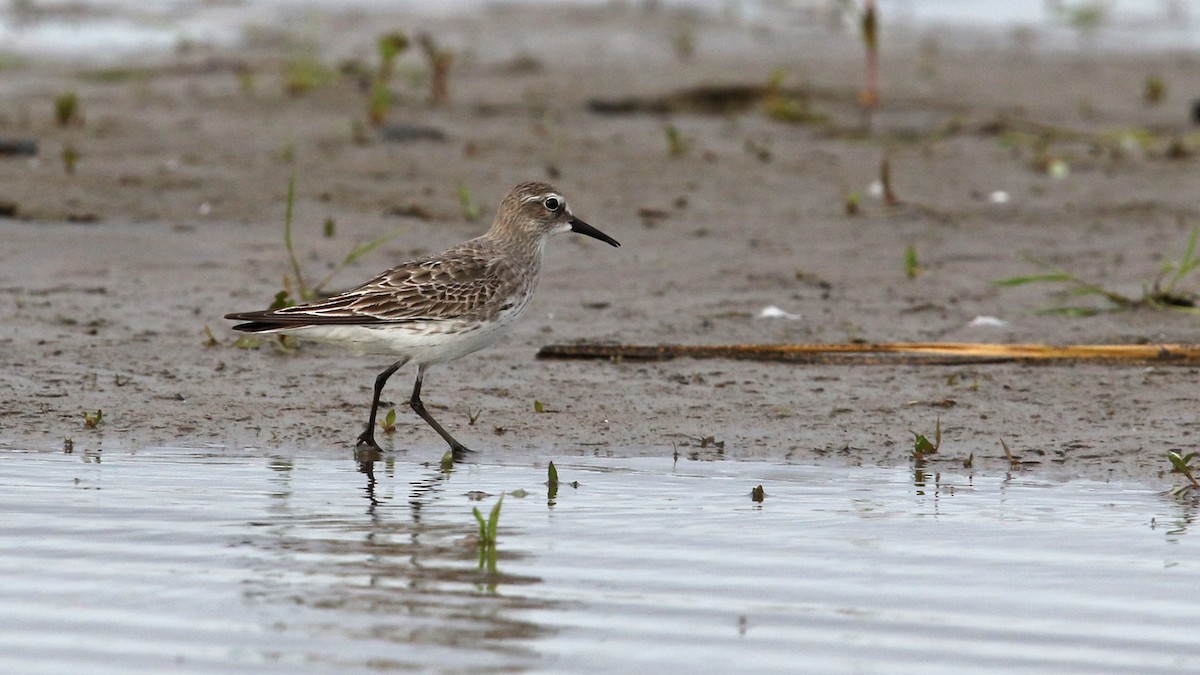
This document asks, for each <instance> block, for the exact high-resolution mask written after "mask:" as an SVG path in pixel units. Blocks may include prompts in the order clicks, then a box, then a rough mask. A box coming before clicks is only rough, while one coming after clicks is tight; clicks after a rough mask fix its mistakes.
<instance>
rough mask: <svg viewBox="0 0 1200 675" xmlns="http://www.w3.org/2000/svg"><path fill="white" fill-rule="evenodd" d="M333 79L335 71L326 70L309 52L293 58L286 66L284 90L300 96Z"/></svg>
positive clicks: (310, 51)
mask: <svg viewBox="0 0 1200 675" xmlns="http://www.w3.org/2000/svg"><path fill="white" fill-rule="evenodd" d="M332 79H333V71H331V70H330V69H329V68H326V67H325V66H324V65H323V64H322V63H321V62H320V61H319V60H318V59H317V57H316V54H315V53H313V51H312V50H309V51H308V52H306V53H302V54H300V55H298V56H296V57H293V58H292V59H291V60H289V61H288V62H287V64H286V65H285V66H284V72H283V88H284V91H286V92H287V93H288V94H289V95H291V96H300V95H302V94H306V93H308V92H310V91H312V90H313V89H316V88H317V87H320V86H321V85H323V84H325V83H327V82H329V81H331V80H332Z"/></svg>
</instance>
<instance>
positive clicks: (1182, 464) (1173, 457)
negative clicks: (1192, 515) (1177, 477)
mask: <svg viewBox="0 0 1200 675" xmlns="http://www.w3.org/2000/svg"><path fill="white" fill-rule="evenodd" d="M1197 456H1200V452H1189V453H1188V454H1186V455H1183V454H1180V452H1179V451H1178V450H1171V451H1169V452H1168V453H1167V459H1168V460H1170V462H1171V473H1178V474H1182V475H1183V477H1184V478H1187V479H1188V482H1189V483H1190V485H1184V486H1182V487H1180V488H1176V489H1175V490H1172V492H1175V493H1180V492H1185V491H1187V490H1190V489H1200V482H1197V481H1196V477H1195V476H1193V475H1192V472H1193V471H1195V470H1196V467H1193V466H1192V460H1193V459H1195V458H1196V457H1197Z"/></svg>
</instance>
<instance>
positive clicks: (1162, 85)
mask: <svg viewBox="0 0 1200 675" xmlns="http://www.w3.org/2000/svg"><path fill="white" fill-rule="evenodd" d="M1166 97H1167V83H1166V82H1165V81H1163V79H1162V78H1161V77H1159V76H1158V75H1150V76H1147V77H1146V83H1145V84H1144V85H1143V86H1142V100H1144V101H1145V102H1146V105H1158V104H1159V103H1162V102H1163V99H1165V98H1166Z"/></svg>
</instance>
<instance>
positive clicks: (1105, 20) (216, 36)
mask: <svg viewBox="0 0 1200 675" xmlns="http://www.w3.org/2000/svg"><path fill="white" fill-rule="evenodd" d="M609 1H610V0H439V1H438V2H437V3H429V2H427V1H426V0H326V1H325V2H317V1H316V0H245V1H242V2H203V1H199V0H169V1H168V0H157V2H154V3H146V2H132V1H131V0H81V1H79V2H54V1H46V0H39V1H38V2H30V3H27V4H28V5H29V7H31V8H32V9H28V8H27V9H25V10H24V11H22V10H21V9H20V8H21V7H24V6H25V4H26V3H4V4H3V5H0V45H3V52H5V53H16V54H22V55H27V56H37V57H53V58H68V59H81V58H82V59H87V60H88V61H89V62H91V63H96V62H100V63H107V62H119V61H120V60H122V59H127V58H130V57H144V56H153V55H162V54H168V53H170V52H171V51H173V50H178V49H185V48H188V47H189V46H195V45H207V46H210V47H213V48H217V49H224V48H228V47H230V46H232V45H236V44H238V43H239V42H240V41H241V40H242V39H243V37H244V35H243V33H244V31H246V30H247V29H248V28H249V27H253V26H274V25H278V24H279V23H280V22H296V21H297V17H298V16H299V17H303V16H306V15H307V13H309V12H312V11H313V10H316V9H318V8H321V9H324V10H326V11H330V10H333V11H336V10H345V11H356V10H357V11H371V10H374V9H378V8H380V7H389V8H391V9H393V10H395V9H402V10H407V11H413V12H418V11H419V12H424V13H426V14H428V15H430V16H478V15H479V14H480V13H483V12H486V11H488V8H491V7H495V6H506V5H513V4H528V5H538V4H546V5H555V4H557V5H563V4H572V5H603V4H606V3H608V2H609ZM661 4H662V5H664V6H667V7H679V8H688V9H692V10H700V11H702V12H706V13H707V14H709V15H711V16H728V17H731V18H734V19H737V20H742V21H746V22H747V23H748V24H750V25H776V26H778V25H789V26H806V25H812V24H817V25H819V26H820V27H827V24H829V23H830V16H829V14H830V11H831V8H833V7H836V6H837V5H836V3H830V2H827V1H825V0H811V1H809V2H791V3H781V2H779V1H778V0H741V1H740V2H732V1H731V0H662V1H661ZM878 4H879V11H880V16H881V17H882V21H883V26H884V34H885V35H887V33H888V32H889V28H891V27H907V28H915V29H917V30H919V31H922V32H928V31H935V32H940V33H941V34H942V37H943V38H946V37H951V35H946V34H945V33H944V32H943V31H945V30H949V31H952V32H953V31H957V30H961V29H968V30H970V31H980V30H982V31H984V32H985V33H990V34H995V35H1005V34H1008V33H1011V32H1013V31H1018V32H1019V31H1038V32H1039V33H1040V34H1041V38H1042V39H1040V40H1039V41H1038V47H1039V48H1040V49H1043V50H1063V49H1066V50H1072V49H1078V48H1080V47H1093V48H1094V47H1101V48H1104V49H1111V50H1118V51H1160V50H1168V49H1174V50H1179V49H1196V48H1197V47H1198V46H1200V34H1198V33H1197V31H1196V30H1194V26H1193V22H1194V20H1195V18H1196V17H1197V16H1200V0H1163V1H1161V2H1147V1H1146V0H1104V2H1082V1H1079V2H1066V3H1063V7H1064V8H1065V9H1063V10H1062V11H1060V12H1056V11H1054V10H1053V7H1055V6H1056V5H1055V4H1054V3H1049V2H1047V0H1008V1H1007V2H1003V3H997V2H992V3H983V2H978V0H880V2H879V3H878ZM1093 5H1095V6H1099V7H1100V8H1101V12H1100V14H1099V15H1098V19H1097V25H1096V26H1095V27H1094V28H1093V29H1080V28H1077V27H1073V26H1072V25H1071V24H1072V21H1074V19H1072V18H1071V17H1072V12H1071V8H1075V9H1084V10H1086V9H1087V8H1089V7H1091V6H1093ZM301 23H303V22H302V21H301ZM842 23H844V24H845V26H844V27H843V29H844V30H848V29H849V27H850V25H851V24H853V19H852V18H851V15H850V14H847V16H846V17H844V21H843V22H842ZM1081 37H1082V38H1086V39H1081ZM963 39H964V40H967V41H968V44H972V43H971V42H969V41H971V40H976V39H978V34H977V33H973V32H972V33H967V34H965V35H964V36H963Z"/></svg>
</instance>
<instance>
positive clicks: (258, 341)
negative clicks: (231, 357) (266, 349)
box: [233, 334, 263, 349]
mask: <svg viewBox="0 0 1200 675" xmlns="http://www.w3.org/2000/svg"><path fill="white" fill-rule="evenodd" d="M262 343H263V341H262V338H260V337H258V336H257V335H249V334H247V335H242V336H240V337H238V339H237V340H236V341H234V343H233V346H234V348H235V349H258V348H259V347H261V346H262Z"/></svg>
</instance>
